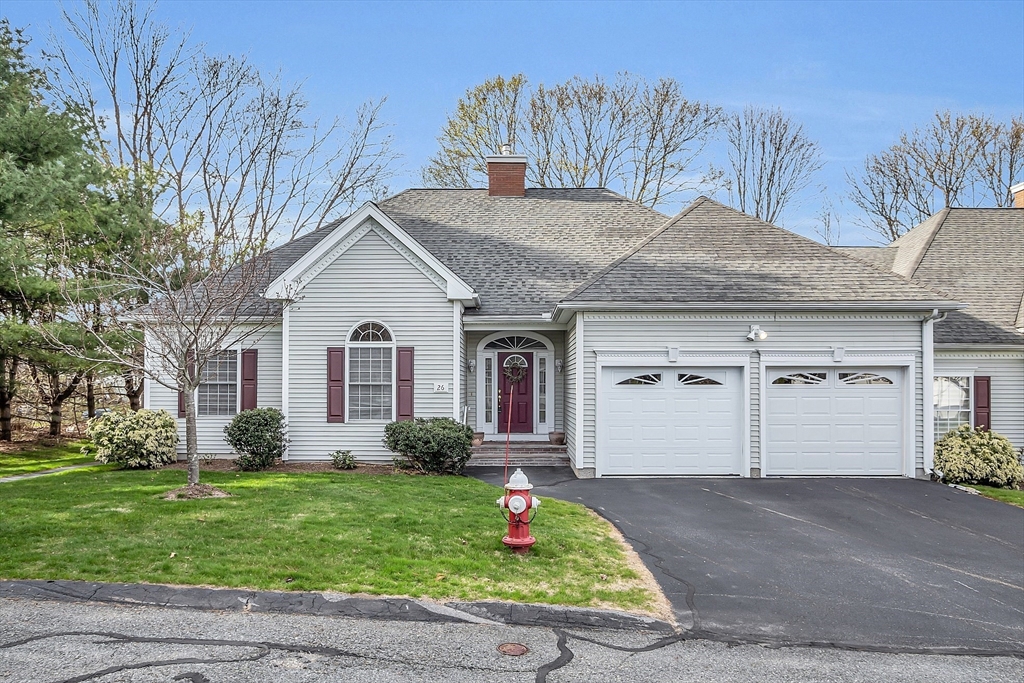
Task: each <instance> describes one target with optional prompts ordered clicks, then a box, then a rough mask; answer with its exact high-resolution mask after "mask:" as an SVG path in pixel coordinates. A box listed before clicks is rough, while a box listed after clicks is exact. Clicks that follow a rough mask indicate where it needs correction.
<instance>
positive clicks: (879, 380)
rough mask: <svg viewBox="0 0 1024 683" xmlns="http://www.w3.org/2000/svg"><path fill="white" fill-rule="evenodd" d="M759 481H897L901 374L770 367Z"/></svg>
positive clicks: (900, 449) (895, 371) (900, 453)
mask: <svg viewBox="0 0 1024 683" xmlns="http://www.w3.org/2000/svg"><path fill="white" fill-rule="evenodd" d="M767 374H768V378H767V379H768V386H767V389H766V400H767V408H766V410H765V421H766V422H765V427H766V429H765V434H766V443H765V458H764V460H765V470H766V472H765V473H766V474H775V475H779V474H839V475H866V474H889V475H892V474H902V473H903V399H902V396H903V387H902V385H903V371H902V370H900V369H892V368H887V369H882V368H841V369H835V368H771V369H769V371H768V373H767Z"/></svg>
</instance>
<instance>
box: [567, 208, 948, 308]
mask: <svg viewBox="0 0 1024 683" xmlns="http://www.w3.org/2000/svg"><path fill="white" fill-rule="evenodd" d="M945 298H946V297H944V296H942V295H941V294H938V293H937V292H935V291H932V290H930V289H927V288H925V287H922V286H919V285H915V284H912V283H910V282H908V281H907V280H906V279H904V278H901V277H900V276H898V275H896V274H895V273H892V272H891V271H886V270H882V269H881V268H873V267H869V266H866V265H865V264H863V263H860V262H858V261H856V260H854V259H852V258H848V257H847V256H845V255H843V254H841V253H839V252H838V251H836V250H834V249H831V248H829V247H826V246H824V245H821V244H819V243H817V242H814V241H812V240H809V239H807V238H804V237H801V236H799V235H796V234H794V233H792V232H789V231H788V230H784V229H783V228H779V227H777V226H774V225H771V224H770V223H765V222H764V221H760V220H758V219H756V218H753V217H751V216H748V215H746V214H743V213H741V212H739V211H736V210H735V209H731V208H729V207H727V206H723V205H722V204H719V203H718V202H715V201H712V200H710V199H707V198H705V197H701V198H700V199H698V200H697V201H696V202H694V203H693V204H692V205H690V207H688V208H687V209H686V210H684V211H683V212H682V213H680V214H679V215H678V216H676V217H675V218H673V219H672V220H671V221H669V222H668V223H667V224H666V225H665V226H663V228H662V229H660V230H659V231H657V232H656V233H654V234H653V235H651V236H650V237H649V238H648V239H647V240H645V241H644V242H643V243H641V244H640V245H638V246H637V247H635V248H634V249H633V250H631V251H630V252H629V253H628V254H626V255H625V256H623V257H621V258H620V259H618V260H617V261H616V262H615V263H614V264H612V265H611V266H610V267H609V268H607V269H605V271H604V272H602V273H600V274H599V275H598V276H597V277H595V278H593V279H592V280H591V281H589V282H587V283H586V284H584V285H583V286H582V287H580V288H578V289H577V290H576V291H574V292H572V293H571V294H570V295H569V296H568V297H567V299H568V300H570V301H575V302H583V301H633V300H645V301H656V302H665V303H695V302H715V303H718V302H721V303H754V302H758V303H763V302H775V301H778V302H815V303H816V302H821V303H858V304H874V303H879V302H925V301H940V300H943V299H945Z"/></svg>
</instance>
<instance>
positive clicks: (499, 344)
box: [484, 335, 547, 351]
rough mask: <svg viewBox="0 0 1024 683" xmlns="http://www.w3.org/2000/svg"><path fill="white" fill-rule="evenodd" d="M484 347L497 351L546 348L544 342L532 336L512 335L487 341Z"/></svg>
mask: <svg viewBox="0 0 1024 683" xmlns="http://www.w3.org/2000/svg"><path fill="white" fill-rule="evenodd" d="M484 348H485V349H493V350H498V351H528V350H530V349H546V348H547V347H546V346H545V345H544V342H542V341H540V340H537V339H534V338H533V337H522V336H517V335H513V336H510V337H499V338H498V339H494V340H492V341H489V342H487V345H486V346H484Z"/></svg>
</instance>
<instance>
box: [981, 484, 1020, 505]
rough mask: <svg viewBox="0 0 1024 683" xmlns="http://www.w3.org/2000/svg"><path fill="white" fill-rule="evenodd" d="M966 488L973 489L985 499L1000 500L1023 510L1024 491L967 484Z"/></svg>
mask: <svg viewBox="0 0 1024 683" xmlns="http://www.w3.org/2000/svg"><path fill="white" fill-rule="evenodd" d="M968 486H970V487H971V488H972V489H975V490H976V491H977V492H978V493H980V494H981V495H983V496H985V497H986V498H991V499H992V500H1001V501H1003V502H1004V503H1009V504H1010V505H1017V506H1019V507H1022V508H1024V491H1018V490H1016V489H1000V488H996V487H994V486H982V485H981V484H968Z"/></svg>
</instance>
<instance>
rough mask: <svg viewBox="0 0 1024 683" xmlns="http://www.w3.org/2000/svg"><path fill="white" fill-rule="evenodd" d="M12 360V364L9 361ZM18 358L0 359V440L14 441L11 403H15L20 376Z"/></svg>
mask: <svg viewBox="0 0 1024 683" xmlns="http://www.w3.org/2000/svg"><path fill="white" fill-rule="evenodd" d="M8 362H10V366H7V363H8ZM18 363H19V360H18V358H10V359H8V358H3V359H0V369H2V370H3V373H2V374H0V441H12V440H13V439H14V429H13V428H12V424H11V404H12V403H14V394H15V393H16V390H15V385H14V383H15V381H16V380H17V378H18Z"/></svg>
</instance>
